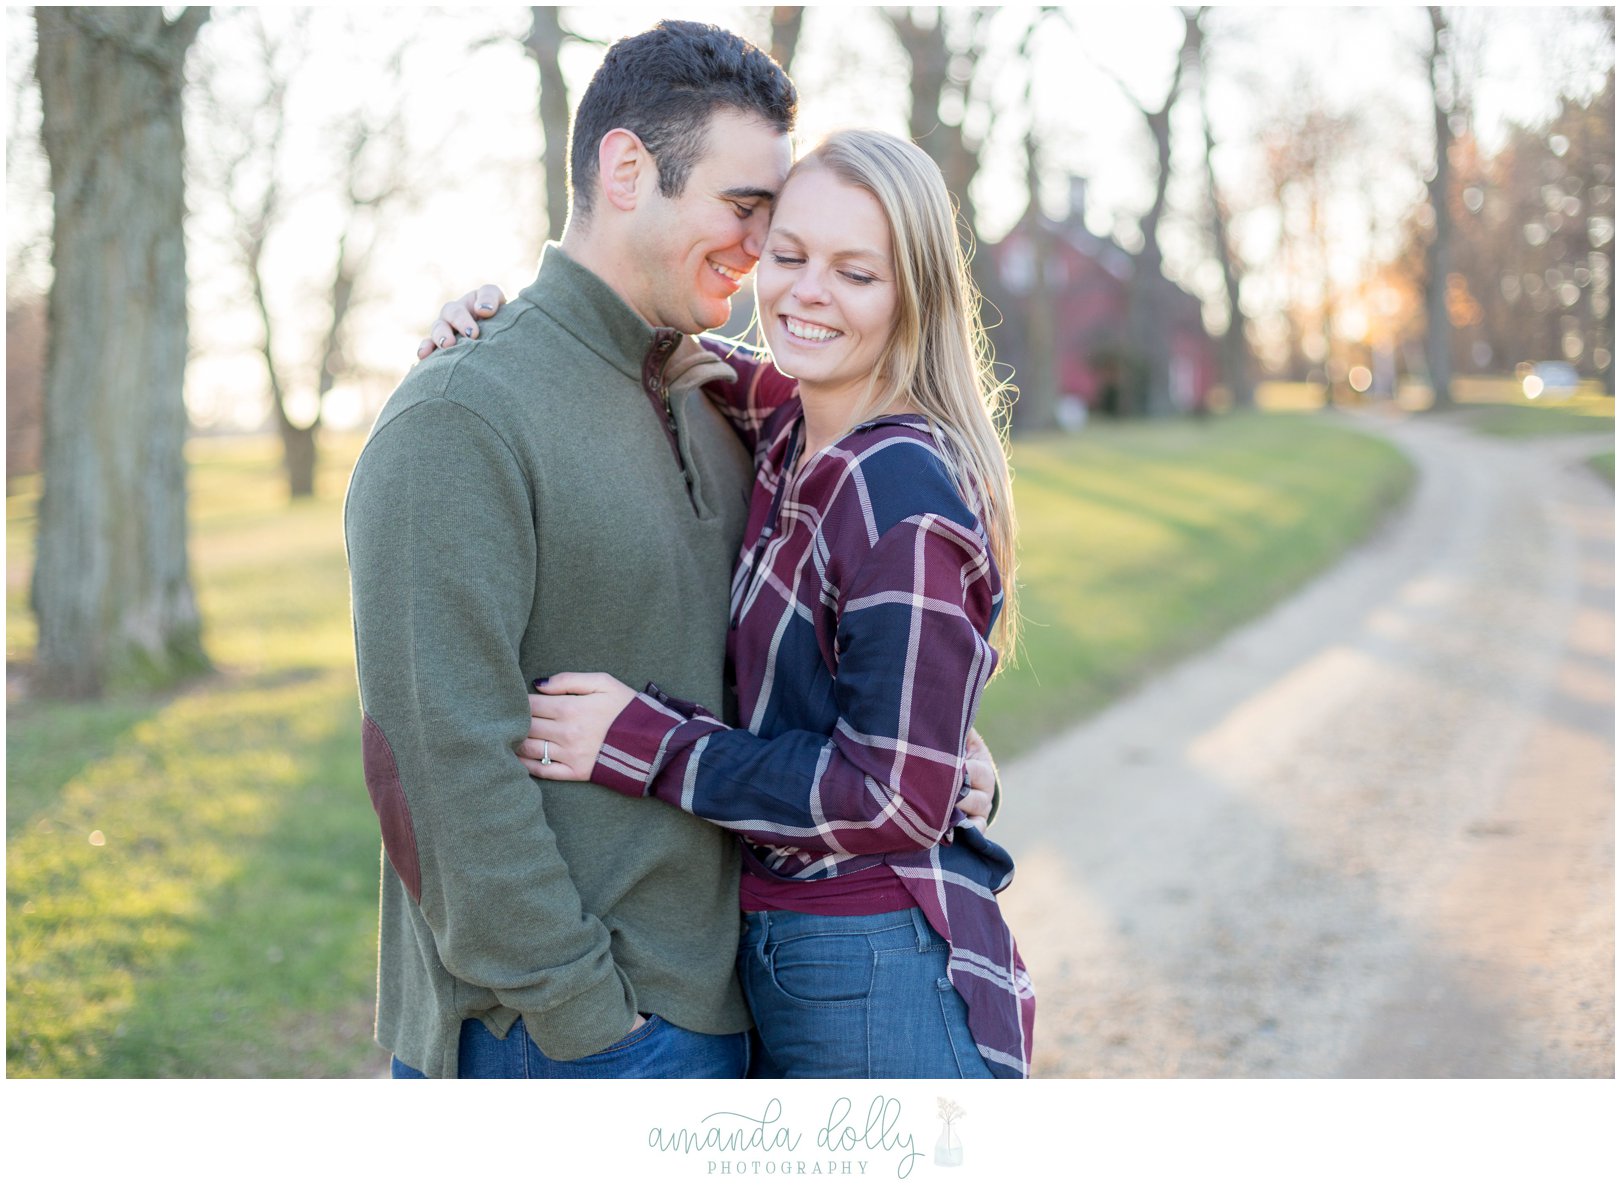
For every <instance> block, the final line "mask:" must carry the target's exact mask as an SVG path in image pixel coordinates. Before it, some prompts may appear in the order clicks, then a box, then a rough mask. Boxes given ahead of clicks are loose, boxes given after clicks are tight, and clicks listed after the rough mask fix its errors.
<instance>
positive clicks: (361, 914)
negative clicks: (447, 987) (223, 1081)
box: [7, 671, 379, 1077]
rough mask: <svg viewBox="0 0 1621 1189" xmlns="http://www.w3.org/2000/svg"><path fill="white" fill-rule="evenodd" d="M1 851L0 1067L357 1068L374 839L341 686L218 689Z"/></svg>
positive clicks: (38, 1072)
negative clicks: (64, 815) (66, 829)
mask: <svg viewBox="0 0 1621 1189" xmlns="http://www.w3.org/2000/svg"><path fill="white" fill-rule="evenodd" d="M63 788H64V790H65V792H64V795H65V797H66V799H67V801H68V802H69V803H70V804H71V807H72V808H73V810H74V811H75V812H77V813H80V814H82V815H84V816H86V817H87V818H89V819H93V820H94V821H95V822H97V823H99V826H100V828H99V830H98V833H99V834H100V835H101V836H102V839H103V842H102V845H100V846H97V847H89V846H85V845H84V843H83V840H82V839H83V836H82V835H80V836H76V837H75V838H73V839H72V840H71V841H70V840H68V839H66V838H62V837H56V836H39V837H36V836H33V835H32V834H29V835H25V836H24V837H23V838H22V839H21V840H19V841H18V842H17V843H15V844H14V845H13V846H12V847H11V848H9V851H8V859H9V871H10V873H11V880H10V886H9V887H8V910H9V911H8V928H7V949H8V975H7V984H8V985H7V998H8V1008H9V1010H8V1029H7V1032H8V1035H7V1073H8V1076H12V1077H18V1076H46V1077H211V1076H230V1077H274V1076H344V1075H355V1074H366V1075H370V1074H371V1073H372V1072H374V1071H375V1068H376V1066H377V1051H376V1049H375V1047H374V1046H373V1044H372V1042H371V1040H370V1036H369V1032H370V1011H369V1003H370V1000H371V995H372V989H373V987H374V972H375V945H376V894H377V893H376V888H377V870H378V850H379V848H378V842H377V834H376V823H375V820H374V819H373V817H372V811H371V807H370V803H369V801H368V799H367V796H366V793H365V789H364V782H363V779H362V775H361V769H360V761H359V739H358V723H357V720H356V713H355V695H354V690H353V682H352V678H350V677H349V676H348V675H347V674H343V673H331V672H324V673H323V672H320V671H316V672H315V673H314V675H313V676H312V677H309V678H306V679H304V680H299V678H298V675H297V674H294V673H287V672H279V673H273V674H267V675H263V676H261V677H257V678H255V679H252V680H247V681H242V682H238V683H234V684H233V683H231V682H229V681H221V682H218V683H215V684H214V685H212V686H211V687H210V688H209V689H208V690H207V691H206V692H196V691H194V692H193V694H192V695H191V696H182V697H179V698H176V699H174V700H173V701H172V702H171V703H169V704H168V705H167V706H165V707H163V708H162V712H161V713H156V712H155V713H154V715H153V716H150V717H148V718H146V719H145V720H143V722H142V723H140V724H136V726H135V727H134V728H132V730H131V731H129V732H127V733H126V736H125V740H124V744H123V746H122V747H121V749H120V751H119V753H118V754H116V755H111V756H109V757H108V758H107V759H106V760H105V761H104V762H102V763H99V764H93V765H90V766H87V767H86V768H85V769H83V770H82V771H81V773H80V774H79V776H78V777H77V778H75V779H74V780H73V781H70V782H68V783H67V784H65V785H64V786H63Z"/></svg>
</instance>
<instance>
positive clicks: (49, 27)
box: [31, 7, 208, 697]
mask: <svg viewBox="0 0 1621 1189" xmlns="http://www.w3.org/2000/svg"><path fill="white" fill-rule="evenodd" d="M163 14H164V10H163V9H159V8H46V7H40V8H36V9H35V21H36V23H37V28H38V34H39V51H38V63H37V73H38V77H39V85H40V97H41V108H42V112H43V137H44V142H45V152H46V155H47V157H48V159H49V161H50V172H51V192H52V198H53V207H54V213H55V223H54V231H53V236H52V254H51V259H52V264H53V266H54V268H55V278H54V280H53V281H52V284H51V293H50V301H49V320H50V326H51V332H50V346H49V356H48V362H47V365H46V382H45V383H46V399H45V447H44V451H45V459H44V463H45V466H44V470H45V485H44V492H43V496H42V499H41V504H40V519H39V546H38V553H37V559H36V562H35V566H34V576H33V585H32V590H31V603H32V606H33V610H34V614H35V617H36V618H37V619H38V622H39V649H38V655H37V662H38V669H37V682H38V686H39V688H40V690H41V691H42V692H44V693H47V694H52V695H62V696H70V697H93V696H96V695H98V694H100V693H101V692H102V691H103V689H105V688H106V687H107V686H108V685H109V684H122V683H124V682H127V681H130V680H141V681H147V682H164V681H168V680H171V679H173V678H175V677H177V676H180V675H183V674H187V673H194V672H197V671H199V670H202V669H205V668H206V667H207V664H208V662H207V657H206V656H205V654H204V652H203V648H202V642H201V624H200V621H199V616H198V612H197V601H196V599H195V597H194V596H193V593H192V584H191V574H190V566H189V563H188V558H187V549H186V468H185V458H184V453H183V450H184V446H185V436H186V410H185V404H184V401H183V398H182V387H183V382H184V378H185V368H186V341H187V324H186V248H185V239H184V236H183V233H182V218H183V215H184V210H185V201H184V194H183V181H182V179H183V168H184V161H185V138H184V134H183V132H182V125H181V90H182V85H183V82H184V64H185V59H186V53H187V51H188V50H189V49H190V47H191V44H192V42H193V40H194V39H195V38H196V36H197V32H198V30H199V29H201V28H202V26H203V23H204V22H205V21H206V20H207V19H208V9H207V8H206V7H204V8H196V7H192V8H186V9H182V10H180V11H179V13H178V14H177V15H176V16H175V17H174V18H173V19H172V20H170V19H166V18H165V16H164V15H163Z"/></svg>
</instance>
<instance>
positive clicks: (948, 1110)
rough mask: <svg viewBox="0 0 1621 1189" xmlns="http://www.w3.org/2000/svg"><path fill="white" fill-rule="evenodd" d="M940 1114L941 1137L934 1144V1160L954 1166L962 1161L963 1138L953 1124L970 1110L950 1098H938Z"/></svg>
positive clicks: (950, 1166) (949, 1166) (937, 1162)
mask: <svg viewBox="0 0 1621 1189" xmlns="http://www.w3.org/2000/svg"><path fill="white" fill-rule="evenodd" d="M935 1101H936V1102H937V1103H939V1106H940V1109H939V1115H940V1122H941V1128H940V1138H939V1139H938V1140H936V1141H935V1144H934V1162H935V1163H936V1164H942V1165H945V1166H946V1167H948V1168H954V1167H956V1166H957V1165H959V1164H961V1163H962V1139H961V1138H960V1137H959V1136H958V1135H957V1133H956V1131H954V1130H953V1129H952V1126H951V1125H952V1124H953V1123H955V1122H956V1121H957V1120H958V1119H960V1118H962V1117H963V1116H964V1115H965V1114H967V1113H968V1112H967V1111H965V1110H963V1109H962V1107H960V1106H958V1105H957V1104H956V1103H955V1102H952V1101H951V1099H949V1098H938V1099H936V1100H935Z"/></svg>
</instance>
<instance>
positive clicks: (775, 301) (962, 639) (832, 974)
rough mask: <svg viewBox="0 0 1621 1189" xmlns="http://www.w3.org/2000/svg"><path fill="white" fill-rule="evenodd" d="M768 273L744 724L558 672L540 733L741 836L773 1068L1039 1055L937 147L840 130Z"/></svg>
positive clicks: (987, 426)
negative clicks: (996, 754) (993, 813)
mask: <svg viewBox="0 0 1621 1189" xmlns="http://www.w3.org/2000/svg"><path fill="white" fill-rule="evenodd" d="M756 290H757V306H758V310H759V316H760V319H761V321H762V324H763V326H764V330H765V337H766V341H767V343H768V345H769V347H770V350H771V356H772V361H773V363H774V364H775V369H774V370H773V369H772V368H770V367H766V366H764V365H762V364H761V363H759V362H757V361H755V360H754V359H752V358H749V357H747V356H745V355H744V354H742V353H735V354H730V355H728V356H727V357H726V362H727V363H728V364H729V365H730V371H731V372H735V380H732V379H731V377H730V376H729V375H728V376H727V377H725V378H723V379H722V380H719V381H716V382H713V383H710V384H708V386H707V387H706V391H708V392H709V393H710V394H711V395H712V396H714V397H715V398H716V399H717V400H718V401H719V402H721V403H722V406H723V408H724V409H725V411H727V412H728V414H729V415H730V416H731V417H732V419H733V421H734V423H735V424H736V425H737V426H738V428H739V430H740V432H742V433H743V434H744V436H745V438H746V439H747V440H748V442H749V443H750V445H751V446H752V448H753V449H754V455H755V464H756V470H757V476H756V483H755V488H754V493H753V497H752V501H751V506H750V517H749V525H748V529H747V531H746V534H745V544H744V549H743V555H742V557H741V558H740V562H739V566H738V569H737V572H736V575H735V577H734V580H733V586H732V611H733V616H732V631H731V635H730V640H729V649H730V661H731V664H732V668H733V673H734V677H735V681H736V684H737V691H738V697H739V706H740V714H741V719H742V721H743V722H745V723H747V727H748V729H747V730H744V729H730V728H727V727H726V726H725V725H724V724H723V723H721V722H720V721H719V720H718V719H717V718H715V717H714V716H712V715H710V714H709V713H708V712H706V711H704V710H703V709H702V708H700V707H696V706H693V705H690V704H687V703H682V702H679V701H677V700H676V699H674V698H671V697H669V696H667V695H665V694H664V693H663V692H662V691H659V690H657V689H656V688H654V687H649V689H648V690H647V691H646V692H644V693H640V694H638V693H635V692H634V691H632V690H631V689H629V688H628V687H626V686H624V685H623V684H621V683H620V682H618V681H616V680H615V679H613V678H612V677H610V676H608V675H606V674H559V675H556V676H553V677H551V678H550V679H548V680H545V681H542V682H537V683H536V684H537V691H538V693H537V696H535V697H534V698H532V699H531V704H532V707H533V713H534V717H533V720H532V723H531V730H530V738H529V740H527V741H526V742H525V744H524V745H523V747H522V749H521V751H522V753H523V754H524V756H525V761H526V764H527V765H528V766H529V768H530V771H531V772H533V773H534V774H535V775H537V776H541V777H544V778H545V779H547V780H553V781H556V780H564V781H568V780H591V781H593V782H595V783H597V784H599V785H603V786H606V787H608V788H611V789H614V790H616V791H618V792H621V793H624V794H625V795H627V796H652V797H657V798H658V799H660V800H663V801H666V802H667V803H669V804H671V805H673V806H675V807H677V808H679V809H682V810H684V811H686V812H689V813H694V814H696V815H698V816H701V817H704V818H706V819H707V820H709V821H712V822H716V823H717V824H720V825H722V826H725V827H727V828H729V829H732V830H734V831H736V832H738V833H739V834H740V835H742V837H743V841H744V843H745V846H744V847H743V851H744V863H745V866H744V874H743V884H742V907H743V909H744V912H745V927H744V935H743V942H742V947H741V951H740V954H739V972H740V975H741V978H742V982H743V987H744V991H745V994H746V995H747V997H748V1000H749V1005H750V1008H751V1010H752V1012H753V1014H754V1018H755V1022H756V1026H757V1028H758V1032H759V1036H760V1040H761V1042H762V1047H763V1050H764V1053H763V1060H762V1061H761V1063H760V1065H761V1067H760V1072H761V1073H762V1074H764V1075H766V1076H772V1075H782V1076H791V1077H991V1076H998V1077H1023V1076H1028V1074H1029V1062H1030V1048H1031V1031H1032V1026H1033V1022H1034V996H1033V992H1032V990H1031V987H1030V982H1029V978H1028V975H1027V974H1026V972H1025V969H1024V966H1023V963H1022V962H1021V961H1020V959H1019V956H1018V951H1017V948H1016V947H1015V945H1014V942H1013V938H1012V935H1011V934H1010V933H1009V931H1008V929H1007V926H1006V925H1005V923H1004V922H1003V920H1002V917H1001V914H1000V912H999V910H998V908H997V905H996V901H995V898H994V894H995V893H996V892H998V891H1000V890H1001V889H1002V888H1003V887H1005V886H1006V885H1007V883H1008V881H1009V880H1010V879H1011V876H1012V862H1011V860H1010V859H1009V858H1008V856H1007V854H1006V852H1005V851H1003V850H1002V849H1001V848H1000V847H998V846H996V845H995V844H994V843H991V842H990V841H989V840H988V839H986V838H985V836H984V835H983V834H982V833H981V832H980V831H979V829H978V828H977V827H976V826H975V825H973V824H972V823H969V824H965V823H964V820H963V817H962V814H961V812H960V811H959V810H958V809H957V808H956V801H957V795H958V792H959V790H960V788H961V785H962V774H963V773H962V765H963V760H962V758H961V757H962V756H963V754H964V751H965V746H966V737H967V734H968V732H969V729H970V727H971V725H972V723H973V718H974V713H975V709H976V707H977V704H978V700H979V695H980V693H981V691H982V690H983V688H984V686H985V683H986V682H987V681H988V680H989V678H990V676H991V673H992V671H993V669H994V667H995V664H996V659H997V650H996V648H993V647H992V643H991V640H992V636H993V632H994V633H995V641H996V644H997V645H998V646H999V647H1000V648H1001V650H1002V651H1004V652H1005V651H1006V650H1007V649H1008V648H1010V647H1011V646H1012V642H1013V635H1014V621H1015V616H1014V614H1013V611H1012V607H1011V602H1012V585H1011V583H1009V584H1008V585H1007V586H1006V587H1004V585H1003V579H1002V575H1003V574H1008V575H1011V573H1012V571H1013V535H1014V520H1013V509H1012V501H1011V487H1010V481H1009V475H1008V470H1007V464H1006V458H1005V455H1004V453H1003V449H1002V443H1001V439H1000V437H999V436H998V433H997V429H996V426H995V424H994V422H993V420H992V415H991V412H990V408H989V406H990V405H991V404H992V403H993V402H994V401H995V400H996V399H997V398H999V397H1000V395H1001V393H1000V390H999V388H998V386H997V385H995V384H994V383H993V382H992V381H991V378H990V373H989V367H988V353H987V351H986V350H985V340H984V336H983V333H982V331H981V330H980V327H979V324H978V320H977V317H976V314H975V309H976V306H977V299H976V295H975V294H974V292H973V288H972V283H971V281H970V280H969V279H968V274H967V269H966V267H965V262H964V259H963V257H962V254H961V250H960V248H959V247H958V243H957V236H956V226H955V220H954V217H953V213H952V208H951V203H950V199H949V196H948V194H947V192H946V188H945V184H944V181H943V179H942V178H941V176H940V172H939V170H938V168H937V167H936V166H935V165H934V163H933V162H932V161H930V160H929V158H928V157H927V156H926V155H925V154H923V153H922V152H921V151H920V150H919V149H917V148H916V147H915V146H914V145H912V144H911V143H910V142H908V141H904V140H901V139H898V138H896V137H892V136H889V135H886V134H882V133H875V132H845V133H839V134H836V135H835V136H833V137H831V138H829V139H828V140H827V141H826V142H825V143H823V144H822V145H821V146H820V147H818V148H817V149H816V150H815V151H813V152H812V153H811V154H809V155H808V156H807V157H805V158H804V159H803V160H801V161H800V162H799V163H798V164H797V165H796V166H795V167H794V169H793V171H792V172H791V173H790V175H789V178H788V181H787V183H786V185H785V186H784V188H783V191H782V193H781V195H780V196H779V197H778V200H777V205H776V208H775V212H774V214H773V218H772V225H771V230H770V233H769V235H768V238H767V240H766V246H765V249H764V254H763V255H762V257H761V260H760V263H759V266H758V272H757V279H756ZM672 366H679V367H687V368H693V367H697V368H714V367H715V363H714V360H713V358H712V357H708V356H706V355H703V354H702V353H698V352H696V351H694V354H693V355H692V356H690V357H687V358H682V359H679V360H677V361H676V363H675V364H673V365H672ZM716 370H726V369H719V368H716ZM785 377H793V378H794V379H795V380H797V388H796V386H795V384H794V382H793V381H792V380H788V379H785Z"/></svg>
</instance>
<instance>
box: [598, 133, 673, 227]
mask: <svg viewBox="0 0 1621 1189" xmlns="http://www.w3.org/2000/svg"><path fill="white" fill-rule="evenodd" d="M597 176H598V177H599V178H600V179H601V181H602V192H603V194H604V196H605V197H606V198H607V200H608V202H609V203H610V204H612V205H613V206H614V207H615V209H617V210H622V211H632V210H635V209H636V203H637V201H638V199H639V198H640V197H642V196H643V195H645V194H646V193H647V191H648V188H649V187H650V186H655V185H657V184H658V167H657V166H656V165H654V164H653V157H652V154H650V153H649V152H648V151H647V146H645V145H644V144H642V138H641V137H639V136H637V135H636V134H635V133H634V132H631V131H630V130H629V129H626V128H615V129H613V130H612V131H610V132H609V133H608V134H607V135H606V136H604V137H603V138H602V143H600V144H599V145H597Z"/></svg>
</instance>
